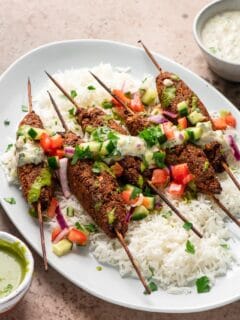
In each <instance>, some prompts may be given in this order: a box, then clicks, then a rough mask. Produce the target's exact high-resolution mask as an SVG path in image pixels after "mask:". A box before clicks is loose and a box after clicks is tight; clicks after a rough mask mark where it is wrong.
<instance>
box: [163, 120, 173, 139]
mask: <svg viewBox="0 0 240 320" xmlns="http://www.w3.org/2000/svg"><path fill="white" fill-rule="evenodd" d="M162 126H163V131H164V133H165V135H166V137H167V139H168V140H172V139H174V131H173V129H172V126H173V124H172V122H170V121H168V122H165V123H163V124H162Z"/></svg>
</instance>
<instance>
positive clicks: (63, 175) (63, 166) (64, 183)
mask: <svg viewBox="0 0 240 320" xmlns="http://www.w3.org/2000/svg"><path fill="white" fill-rule="evenodd" d="M67 164H68V159H67V158H62V159H60V160H59V165H60V168H59V176H60V184H61V187H62V192H63V194H64V197H65V198H69V197H70V195H71V192H70V190H69V187H68V179H67Z"/></svg>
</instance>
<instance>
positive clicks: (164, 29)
mask: <svg viewBox="0 0 240 320" xmlns="http://www.w3.org/2000/svg"><path fill="white" fill-rule="evenodd" d="M209 2H210V1H208V0H150V1H148V0H119V1H116V0H95V1H94V0H68V1H66V0H55V1H54V0H41V1H36V0H0V72H3V71H4V70H5V69H6V68H7V67H8V66H9V65H10V64H11V63H12V62H13V61H14V60H15V59H16V58H18V57H19V56H20V55H22V54H24V53H26V52H27V51H29V50H31V49H33V48H35V47H37V46H39V45H42V44H44V43H47V42H51V41H56V40H63V39H78V38H99V39H111V40H117V41H122V42H126V43H130V44H136V41H137V40H138V39H140V38H141V39H143V40H144V41H145V42H146V43H147V44H148V46H149V47H150V48H151V49H153V50H154V51H157V52H161V53H162V54H164V55H166V56H168V57H170V58H172V59H174V60H176V61H177V62H179V63H181V64H183V65H184V66H186V67H188V68H189V69H191V70H192V71H194V72H196V73H198V74H199V75H200V76H201V77H203V78H204V79H206V80H207V81H209V82H211V83H212V84H213V85H214V86H215V87H216V88H218V89H219V90H220V91H222V92H223V93H224V94H225V95H226V96H227V97H228V98H229V99H230V100H231V101H232V102H233V103H234V104H235V105H237V106H238V107H239V105H240V85H238V84H234V83H227V82H225V81H224V80H221V79H220V78H218V77H217V76H215V75H214V74H213V73H212V72H211V71H210V70H209V69H208V67H207V65H206V62H205V61H204V59H203V57H202V55H201V53H200V51H199V49H198V47H197V46H196V44H195V42H194V39H193V36H192V23H193V19H194V16H195V15H196V13H197V12H198V11H199V9H200V8H201V7H203V6H204V5H205V4H207V3H209ZM13 94H14V89H13ZM0 230H5V231H9V232H12V233H13V234H16V235H18V236H19V233H18V232H17V230H16V229H15V227H14V226H13V224H12V223H11V222H10V221H9V219H8V218H7V216H6V214H5V213H4V211H3V210H2V209H1V208H0ZM34 258H35V263H36V270H35V274H34V279H33V283H32V286H31V289H30V291H29V293H28V294H27V295H26V297H25V298H24V300H23V301H22V302H21V303H20V304H19V305H18V306H17V307H16V309H15V310H14V311H13V312H11V313H10V314H9V315H8V316H5V318H4V319H5V320H35V319H36V320H58V319H64V320H76V319H79V320H87V319H90V320H95V319H98V320H110V319H114V320H128V319H139V320H143V319H148V320H173V319H175V320H190V319H191V320H207V319H214V320H222V319H227V320H237V319H239V318H240V303H239V302H236V303H233V304H231V305H229V306H226V307H223V308H220V309H217V310H212V311H208V312H203V313H195V314H181V315H176V314H174V315H173V314H151V313H146V312H140V311H134V310H129V309H126V308H122V307H119V306H115V305H112V304H109V303H107V302H104V301H102V300H99V299H97V298H95V297H93V296H91V295H89V294H88V293H86V292H84V291H82V290H81V289H78V288H77V287H75V286H74V285H73V284H71V283H70V282H69V281H67V280H65V279H64V278H63V277H62V276H60V275H59V274H58V273H57V272H55V271H54V270H53V269H50V270H49V272H48V273H44V271H43V270H42V262H41V259H40V258H39V256H38V255H37V254H34ZM113 288H114V287H112V288H109V290H113ZM114 290H117V288H114ZM173 299H174V297H173ZM186 299H188V298H187V297H186Z"/></svg>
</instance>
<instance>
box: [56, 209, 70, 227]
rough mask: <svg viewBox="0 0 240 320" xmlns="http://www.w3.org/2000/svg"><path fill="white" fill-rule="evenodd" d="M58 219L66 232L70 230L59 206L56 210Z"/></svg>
mask: <svg viewBox="0 0 240 320" xmlns="http://www.w3.org/2000/svg"><path fill="white" fill-rule="evenodd" d="M56 219H57V222H58V224H59V227H60V228H61V229H62V230H64V229H68V224H67V222H66V220H65V218H64V216H63V214H62V211H61V209H60V207H59V206H57V208H56Z"/></svg>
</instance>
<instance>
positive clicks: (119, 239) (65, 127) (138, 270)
mask: <svg viewBox="0 0 240 320" xmlns="http://www.w3.org/2000/svg"><path fill="white" fill-rule="evenodd" d="M48 94H49V97H50V100H51V103H52V105H53V107H54V109H55V111H56V112H57V115H58V116H59V119H60V121H61V123H62V126H63V127H64V129H65V130H66V131H69V129H68V126H67V124H66V122H65V120H64V119H63V117H62V115H61V112H60V110H59V108H58V106H57V104H56V102H55V100H54V99H53V97H52V95H51V93H50V92H49V91H48ZM114 231H115V233H116V236H117V238H118V241H119V242H120V244H121V245H122V247H123V249H124V250H125V252H126V254H127V256H128V257H129V260H130V261H131V263H132V266H133V268H134V269H135V271H136V273H137V275H138V278H139V280H140V281H141V282H142V284H143V286H144V288H145V290H146V292H147V293H148V294H151V290H150V289H149V287H148V285H147V283H146V281H145V279H144V277H143V275H142V273H141V271H140V269H139V268H138V266H137V264H136V262H135V259H134V258H133V255H132V254H131V252H130V250H129V248H128V246H127V244H126V242H125V240H124V238H123V235H122V234H121V233H120V232H119V231H118V230H117V229H116V228H115V229H114Z"/></svg>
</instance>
